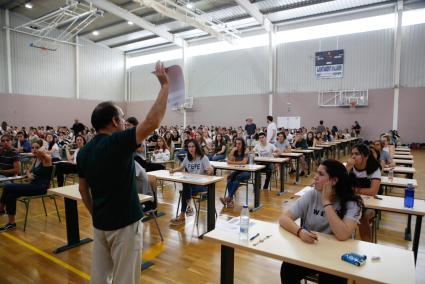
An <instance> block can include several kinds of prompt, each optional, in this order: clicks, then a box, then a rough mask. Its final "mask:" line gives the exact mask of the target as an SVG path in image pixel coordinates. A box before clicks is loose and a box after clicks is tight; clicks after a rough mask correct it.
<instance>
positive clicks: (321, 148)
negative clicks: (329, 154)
mask: <svg viewBox="0 0 425 284" xmlns="http://www.w3.org/2000/svg"><path fill="white" fill-rule="evenodd" d="M308 149H309V150H323V147H318V146H317V147H308Z"/></svg>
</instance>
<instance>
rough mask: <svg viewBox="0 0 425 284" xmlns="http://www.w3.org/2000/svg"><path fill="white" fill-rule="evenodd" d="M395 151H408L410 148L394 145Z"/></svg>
mask: <svg viewBox="0 0 425 284" xmlns="http://www.w3.org/2000/svg"><path fill="white" fill-rule="evenodd" d="M395 150H396V151H406V152H410V148H409V147H396V148H395Z"/></svg>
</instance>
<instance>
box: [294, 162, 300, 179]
mask: <svg viewBox="0 0 425 284" xmlns="http://www.w3.org/2000/svg"><path fill="white" fill-rule="evenodd" d="M299 183H300V157H298V158H297V175H296V178H295V184H299Z"/></svg>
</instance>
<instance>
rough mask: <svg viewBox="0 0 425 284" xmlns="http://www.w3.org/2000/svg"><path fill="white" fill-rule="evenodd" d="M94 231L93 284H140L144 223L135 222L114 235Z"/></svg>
mask: <svg viewBox="0 0 425 284" xmlns="http://www.w3.org/2000/svg"><path fill="white" fill-rule="evenodd" d="M93 229H94V246H93V262H92V269H91V281H90V283H93V284H104V283H110V284H112V283H114V284H139V283H140V272H141V258H140V253H141V250H142V248H143V223H142V221H137V222H135V223H133V224H130V225H128V226H126V227H124V228H121V229H118V230H114V231H103V230H98V229H96V228H93Z"/></svg>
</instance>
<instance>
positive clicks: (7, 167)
mask: <svg viewBox="0 0 425 284" xmlns="http://www.w3.org/2000/svg"><path fill="white" fill-rule="evenodd" d="M0 141H1V144H0V145H1V147H0V177H11V176H16V175H18V174H19V172H20V171H21V162H20V160H19V153H18V152H17V151H16V150H15V149H13V147H12V136H10V135H9V134H4V135H3V136H1V139H0Z"/></svg>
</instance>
